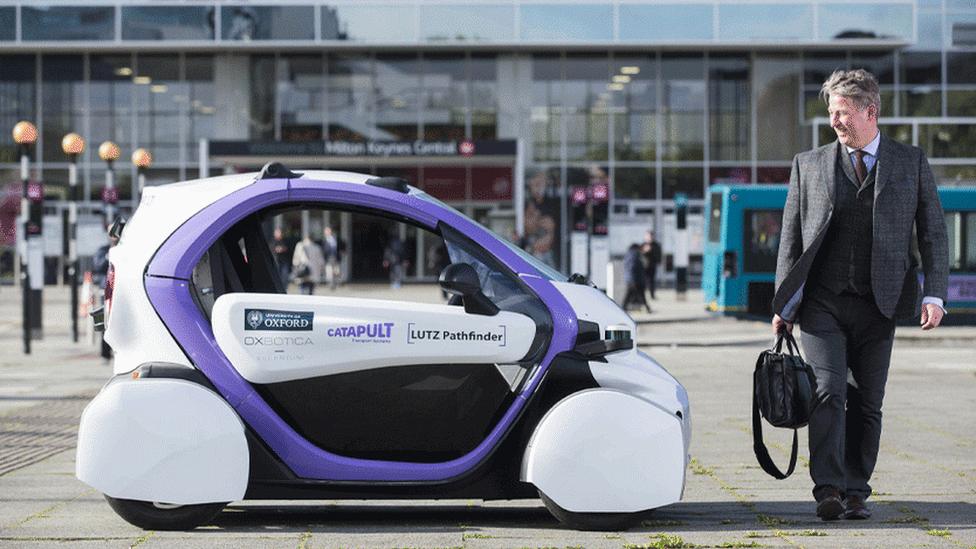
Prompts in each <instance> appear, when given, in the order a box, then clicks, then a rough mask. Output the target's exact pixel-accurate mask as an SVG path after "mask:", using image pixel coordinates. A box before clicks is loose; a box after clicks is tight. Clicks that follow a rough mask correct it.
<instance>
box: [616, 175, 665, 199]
mask: <svg viewBox="0 0 976 549" xmlns="http://www.w3.org/2000/svg"><path fill="white" fill-rule="evenodd" d="M613 195H614V196H615V197H616V198H617V199H621V198H640V199H651V200H653V199H655V198H657V181H655V176H654V168H616V169H615V170H614V172H613Z"/></svg>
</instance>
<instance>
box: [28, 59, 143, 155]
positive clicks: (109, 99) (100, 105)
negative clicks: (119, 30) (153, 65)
mask: <svg viewBox="0 0 976 549" xmlns="http://www.w3.org/2000/svg"><path fill="white" fill-rule="evenodd" d="M50 61H51V62H54V60H53V59H52V60H50ZM44 64H45V67H46V66H47V65H48V64H49V60H48V59H47V58H45V59H44ZM89 70H90V74H89V78H90V80H91V81H90V83H89V86H88V90H89V97H90V98H89V108H90V116H89V123H90V124H91V134H92V135H93V136H95V135H97V136H99V137H98V138H97V139H100V140H111V141H114V142H115V143H117V144H118V145H120V146H121V147H123V148H126V147H128V146H131V144H132V143H133V142H134V140H135V137H134V135H133V134H132V117H133V112H132V97H133V93H134V91H135V90H134V88H135V84H134V83H133V79H134V78H135V77H136V76H138V75H137V74H136V72H135V63H134V62H133V59H132V56H130V55H92V56H91V57H90V58H89ZM139 81H140V82H141V81H142V80H141V79H140V80H139ZM46 88H47V86H45V89H46ZM45 110H46V109H45ZM97 148H98V143H92V144H91V146H90V147H87V149H89V150H96V151H97ZM92 158H96V159H97V158H98V157H97V156H95V155H94V154H93V155H92Z"/></svg>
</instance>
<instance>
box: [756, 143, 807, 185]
mask: <svg viewBox="0 0 976 549" xmlns="http://www.w3.org/2000/svg"><path fill="white" fill-rule="evenodd" d="M821 144H822V143H821ZM791 171H793V168H792V167H791V166H760V167H758V168H756V182H757V183H789V182H790V172H791Z"/></svg>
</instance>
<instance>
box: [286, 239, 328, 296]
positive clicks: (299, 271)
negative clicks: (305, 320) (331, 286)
mask: <svg viewBox="0 0 976 549" xmlns="http://www.w3.org/2000/svg"><path fill="white" fill-rule="evenodd" d="M291 266H292V278H293V279H294V280H295V281H296V282H298V290H299V292H300V293H302V294H305V295H312V293H314V292H315V284H317V283H318V282H321V281H322V275H323V273H324V272H325V257H323V256H322V248H321V247H319V245H318V243H316V242H315V241H314V240H312V237H311V236H309V235H307V234H306V235H305V238H303V239H302V240H301V242H299V243H298V244H296V245H295V253H294V255H293V256H292V261H291Z"/></svg>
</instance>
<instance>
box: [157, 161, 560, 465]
mask: <svg viewBox="0 0 976 549" xmlns="http://www.w3.org/2000/svg"><path fill="white" fill-rule="evenodd" d="M292 201H308V202H329V203H334V204H342V205H355V206H362V207H369V208H373V209H376V210H379V211H383V212H393V213H396V214H399V215H403V216H405V217H407V218H409V219H412V220H414V221H415V222H417V223H419V224H420V225H423V226H425V227H429V228H434V227H436V225H437V223H438V222H443V223H445V224H447V225H450V226H452V227H454V228H455V229H457V230H459V231H461V233H463V234H464V235H466V236H467V237H468V238H470V239H472V240H473V241H474V242H476V243H477V244H478V245H479V246H481V247H483V248H484V249H485V250H487V251H488V253H490V254H491V255H493V256H494V257H496V258H497V259H498V260H499V261H501V262H502V263H504V264H505V265H507V266H508V267H509V268H510V269H512V271H514V272H515V273H516V274H517V275H518V276H519V277H520V278H521V279H522V280H523V281H524V282H525V283H526V284H527V285H528V286H529V287H530V288H531V289H532V291H534V292H535V293H536V295H537V296H538V297H539V298H540V299H541V300H542V302H543V303H545V305H546V307H548V309H549V313H550V315H551V316H552V321H553V333H552V339H551V340H550V342H549V348H548V349H547V351H546V354H545V356H544V357H543V359H542V361H541V364H540V368H539V369H538V370H537V371H536V373H535V374H534V375H533V377H532V378H531V379H530V380H529V381H528V383H526V386H525V388H524V389H523V390H522V392H521V393H519V394H518V395H517V396H516V398H515V400H514V401H513V403H512V404H511V406H510V407H509V409H508V410H507V411H506V413H505V415H504V416H503V417H502V419H501V420H500V421H499V422H498V423H497V424H496V425H495V427H494V428H493V429H492V430H491V432H490V433H489V434H488V436H487V437H486V438H485V439H484V440H483V441H481V443H480V444H478V446H476V447H475V448H474V449H473V450H471V451H470V452H468V453H467V454H465V455H464V456H461V457H459V458H456V459H453V460H450V461H445V462H441V463H412V462H399V461H383V460H367V459H356V458H349V457H344V456H340V455H336V454H333V453H331V452H327V451H325V450H322V449H321V448H319V447H317V446H315V445H314V444H312V443H311V442H309V441H308V440H306V439H305V438H304V437H302V436H301V435H300V434H298V433H297V432H296V431H295V430H294V429H292V428H291V426H289V425H288V424H287V423H286V422H285V421H284V420H282V419H281V417H280V416H278V415H277V414H276V413H275V412H274V410H272V409H271V407H270V406H269V405H268V404H267V403H266V402H265V401H264V399H262V398H261V396H260V395H258V393H257V392H256V391H255V389H254V387H253V386H251V384H250V383H248V381H247V380H245V379H244V378H243V377H241V375H240V374H239V373H237V370H235V369H234V367H233V366H232V365H231V363H230V361H229V360H228V359H227V357H226V356H225V355H224V353H223V352H221V350H220V348H219V347H218V346H217V342H216V340H215V339H214V335H213V330H212V328H211V326H210V323H209V322H208V321H207V319H206V318H205V317H204V316H203V314H202V313H201V311H200V309H199V308H198V307H197V305H196V303H195V302H194V300H193V297H192V296H191V294H190V287H189V286H190V284H189V281H190V279H191V276H192V272H193V268H194V267H195V266H196V264H197V263H198V262H199V261H200V259H201V258H202V257H203V254H204V253H206V251H207V249H209V248H210V246H212V245H213V243H214V242H215V241H216V240H217V237H218V236H220V235H221V234H223V233H224V232H225V231H227V230H228V229H230V228H231V227H232V226H233V225H234V224H235V223H237V222H238V221H240V220H241V219H243V218H244V217H246V216H248V215H250V214H252V213H254V212H256V211H258V210H261V209H264V208H267V207H269V206H272V205H275V204H282V203H285V202H292ZM145 285H146V293H147V294H148V296H149V301H150V302H151V303H152V305H153V307H154V308H155V309H156V312H157V313H158V314H159V317H160V319H162V321H163V324H165V325H166V327H167V328H168V329H169V331H170V333H171V334H173V337H174V338H175V340H176V341H177V343H179V344H180V346H181V348H182V349H183V351H184V352H185V353H186V355H187V357H188V358H189V359H190V361H191V362H192V363H193V364H194V365H196V367H197V368H198V369H200V370H201V371H202V372H203V373H204V374H205V375H206V376H207V378H208V379H210V381H211V382H212V383H213V384H214V387H215V388H216V389H217V391H218V392H220V394H221V395H222V396H223V397H224V398H225V399H226V400H227V402H228V403H230V405H231V406H233V407H234V409H235V410H237V413H238V414H239V415H240V416H241V419H242V420H243V421H244V422H245V423H247V425H249V426H250V427H251V428H252V429H253V430H254V431H255V432H256V433H257V434H258V436H260V437H261V438H262V439H263V440H264V441H265V443H267V444H268V446H269V447H270V448H271V449H272V450H273V451H274V452H275V454H277V456H278V457H279V458H280V459H281V460H282V461H283V462H284V463H285V464H286V465H287V466H288V467H289V468H290V469H291V470H292V471H293V472H294V473H295V474H296V475H298V476H299V477H301V478H304V479H310V480H334V481H362V482H436V481H446V480H450V479H453V478H456V477H459V476H461V475H463V474H465V473H466V472H468V471H471V470H472V469H474V468H475V467H477V466H478V464H480V463H481V462H482V461H483V460H484V459H486V458H487V457H488V456H489V455H490V454H491V452H492V450H493V449H494V448H495V447H496V446H497V445H498V444H500V443H501V441H502V440H503V439H504V437H505V434H506V433H507V432H508V430H509V429H510V428H511V427H512V426H513V425H514V423H515V421H516V419H517V418H518V416H519V414H520V413H521V412H522V410H523V409H524V408H525V405H526V404H527V402H528V399H529V397H530V396H531V395H532V393H533V392H534V391H535V389H536V388H537V387H538V385H539V383H540V382H541V381H542V378H543V376H544V374H545V372H546V371H547V370H548V368H549V365H550V364H551V363H552V360H553V358H554V357H555V356H556V355H557V354H559V353H561V352H563V351H568V350H570V349H571V348H572V347H573V345H574V344H575V341H576V331H577V326H576V313H575V312H574V311H573V308H572V307H571V306H570V304H569V303H568V302H567V301H566V299H565V298H564V297H563V295H562V294H561V293H559V291H558V290H557V289H556V288H555V287H554V286H553V285H552V283H550V282H549V280H548V279H546V278H544V277H542V276H541V275H540V273H539V272H538V271H537V270H536V269H535V268H534V267H532V265H530V264H529V263H528V262H526V261H525V260H524V259H522V258H521V257H519V256H518V255H517V254H516V253H514V252H513V251H512V250H510V249H508V248H507V247H506V246H505V245H504V244H503V243H501V242H499V241H498V240H497V239H496V238H495V237H494V236H492V235H491V234H490V233H489V232H488V231H487V230H485V229H484V228H483V227H481V226H479V225H477V224H476V223H473V222H472V221H470V220H468V219H467V218H465V217H463V216H461V215H460V214H458V213H457V212H455V211H453V210H450V209H446V208H443V207H441V206H439V205H436V204H434V203H432V202H428V201H426V200H423V199H420V198H417V197H415V196H411V195H409V194H403V193H400V192H396V191H391V190H387V189H383V188H379V187H374V186H372V185H364V184H356V183H342V182H330V181H314V180H305V179H293V180H284V179H277V180H262V181H256V182H255V183H254V184H252V185H248V186H247V187H245V188H243V189H241V190H238V191H236V192H234V193H232V194H230V195H228V196H225V197H223V198H221V199H220V200H218V201H216V202H214V203H213V204H211V205H210V206H207V207H206V208H204V209H203V210H201V211H200V212H198V213H197V214H196V215H194V216H193V217H191V218H190V219H189V220H188V221H187V222H186V223H184V224H183V225H182V226H181V227H180V228H179V229H177V230H176V231H175V232H174V233H173V234H172V235H171V236H170V237H169V239H167V240H166V242H165V243H163V245H162V246H161V247H160V248H159V250H158V251H157V252H156V255H155V257H154V258H153V259H152V261H151V262H150V264H149V267H148V268H147V270H146V277H145Z"/></svg>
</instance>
